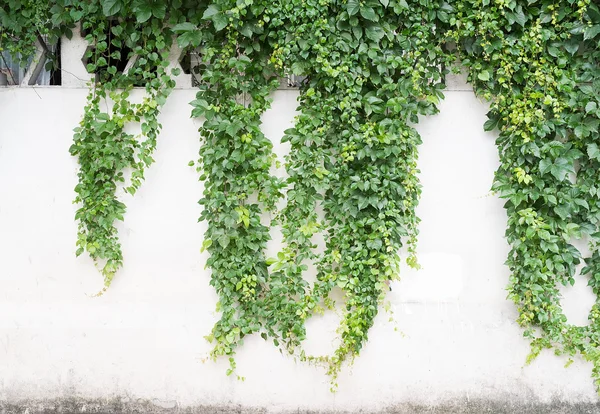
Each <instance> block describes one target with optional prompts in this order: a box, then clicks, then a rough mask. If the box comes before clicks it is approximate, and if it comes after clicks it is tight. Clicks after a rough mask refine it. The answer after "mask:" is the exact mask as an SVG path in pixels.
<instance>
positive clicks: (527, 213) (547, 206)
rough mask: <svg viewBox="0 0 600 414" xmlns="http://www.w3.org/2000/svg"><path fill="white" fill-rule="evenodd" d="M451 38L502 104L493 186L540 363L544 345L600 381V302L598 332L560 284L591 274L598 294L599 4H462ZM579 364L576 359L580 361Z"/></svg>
mask: <svg viewBox="0 0 600 414" xmlns="http://www.w3.org/2000/svg"><path fill="white" fill-rule="evenodd" d="M455 7H456V17H455V19H454V20H453V30H452V31H451V32H450V33H449V36H450V37H451V38H452V39H453V40H454V41H456V43H457V45H458V49H459V52H460V53H459V54H460V56H461V58H462V64H463V65H464V66H466V67H467V68H468V70H469V79H470V81H471V82H472V83H473V85H474V86H475V91H476V92H477V93H478V94H479V95H481V96H483V97H484V98H486V99H488V100H489V101H490V102H491V110H490V112H489V114H488V117H489V120H488V121H487V122H486V124H485V128H486V129H487V130H492V129H498V131H499V132H500V136H499V138H498V140H497V144H498V149H499V154H500V163H501V165H500V167H499V169H498V171H497V172H496V176H495V182H494V186H493V189H494V190H495V191H496V192H497V193H498V194H499V195H500V197H502V198H505V199H506V205H505V207H506V210H507V213H508V229H507V232H506V237H507V240H508V242H509V243H510V245H511V247H512V249H511V251H510V254H509V257H508V260H507V265H508V266H509V268H510V270H511V272H512V275H511V278H510V284H509V287H508V291H509V297H510V298H511V299H512V300H513V301H514V302H515V303H516V304H517V306H518V309H519V313H520V316H519V319H518V322H519V324H520V325H522V326H523V327H524V328H525V336H526V337H527V338H529V339H530V341H531V355H530V357H529V360H531V359H533V358H535V356H537V355H538V354H539V353H540V351H541V350H542V349H544V348H551V347H552V348H554V350H555V352H556V353H557V354H559V355H560V354H567V355H568V356H569V357H573V356H574V355H576V354H581V355H583V357H584V358H586V359H588V360H591V361H592V362H593V364H594V371H593V377H594V379H595V381H596V385H597V386H598V385H600V370H599V369H600V353H599V350H600V348H599V347H598V346H599V345H600V342H599V341H598V328H600V325H599V321H598V317H599V316H600V315H599V314H598V303H597V304H596V305H594V307H593V308H592V310H591V313H590V324H589V325H588V326H574V325H572V324H569V323H568V322H567V318H566V316H565V315H564V313H563V311H562V308H561V304H560V298H561V294H560V290H559V287H560V285H564V286H567V285H573V284H574V283H575V274H576V271H577V266H578V265H579V264H580V263H581V262H582V252H580V251H579V250H578V249H576V248H575V247H574V245H573V241H574V240H576V239H581V238H584V239H585V240H588V241H589V246H590V249H591V251H592V256H591V257H588V258H585V259H584V261H585V262H586V266H585V267H584V268H583V270H582V272H581V273H582V274H589V275H590V277H589V283H588V284H589V285H590V286H591V287H592V288H593V290H594V292H595V293H596V295H598V294H599V293H600V291H599V289H598V286H599V285H598V278H600V273H599V272H598V270H599V268H598V257H599V256H598V254H599V253H598V241H599V240H600V239H599V237H600V232H599V231H598V230H599V229H598V223H599V219H600V216H599V215H598V211H599V210H598V207H599V205H598V179H599V177H600V175H598V172H599V171H598V166H599V164H598V161H599V160H600V158H599V157H600V152H599V151H598V125H599V118H598V116H599V115H600V112H599V111H598V90H599V89H598V86H599V85H600V83H599V79H600V78H599V75H600V68H599V67H598V59H597V58H598V42H599V40H600V36H599V33H600V13H599V10H598V5H597V4H591V3H590V2H589V1H587V0H586V1H574V0H569V1H561V2H557V1H515V0H510V1H495V2H490V1H489V0H484V1H470V0H469V1H458V2H456V3H455ZM570 362H572V359H571V358H569V363H570Z"/></svg>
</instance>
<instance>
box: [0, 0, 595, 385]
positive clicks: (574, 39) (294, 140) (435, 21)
mask: <svg viewBox="0 0 600 414" xmlns="http://www.w3.org/2000/svg"><path fill="white" fill-rule="evenodd" d="M4 3H5V4H4V5H2V6H1V7H0V21H1V22H2V27H1V28H0V39H1V40H2V45H0V48H2V47H7V48H8V50H9V51H10V52H11V53H17V52H22V53H23V54H24V55H27V53H28V52H31V50H32V43H33V41H34V40H35V39H36V38H37V36H38V35H40V34H43V35H47V36H50V38H57V37H58V36H59V35H61V34H65V35H67V36H68V35H69V34H70V30H71V29H72V27H73V25H75V24H79V23H81V24H82V26H83V28H84V29H86V30H87V31H88V34H87V39H88V40H89V42H90V44H92V45H94V48H93V49H92V50H90V51H89V52H88V70H89V71H90V72H94V73H96V74H97V76H96V81H95V82H93V84H92V85H91V89H90V95H89V98H88V104H87V105H86V107H85V115H84V118H83V121H82V123H81V126H80V127H79V128H77V129H76V133H75V144H74V145H73V147H72V149H71V152H72V153H73V155H76V156H78V158H79V162H80V166H81V169H80V173H79V178H80V183H79V185H78V186H77V188H76V191H77V199H76V201H77V202H78V203H80V205H81V208H80V210H79V211H78V213H77V219H78V220H79V222H80V231H79V241H78V246H79V251H78V252H79V253H81V252H82V251H83V250H86V251H87V252H88V253H89V254H90V256H91V257H92V258H94V259H95V260H99V261H103V263H104V264H103V268H102V272H103V274H104V278H105V285H106V286H108V285H109V284H110V281H111V280H112V278H113V276H114V274H115V272H116V270H117V269H118V268H119V267H120V266H121V265H122V262H123V258H122V254H121V250H120V245H119V242H118V237H117V231H116V228H115V227H114V222H115V220H122V219H123V214H124V211H125V205H124V204H123V203H122V202H121V201H119V199H118V198H117V189H118V186H119V184H120V183H123V182H125V176H124V172H125V171H126V170H129V169H131V170H132V171H133V172H132V176H131V184H130V185H128V186H127V187H126V188H127V189H128V191H129V192H131V193H134V192H135V190H136V189H137V188H138V187H139V185H140V184H141V179H143V173H144V169H145V168H147V167H148V166H149V165H150V164H151V162H152V152H153V150H154V148H155V146H156V139H157V135H158V132H159V130H160V124H159V122H158V119H157V117H158V113H159V109H160V107H161V106H162V105H163V104H164V103H165V100H166V98H167V96H168V93H169V91H170V89H171V88H172V87H173V86H174V85H173V81H172V79H171V78H170V76H169V74H168V73H166V69H165V68H166V67H167V64H168V62H167V52H168V50H169V47H170V45H171V43H172V42H173V41H174V40H175V39H176V41H177V43H178V44H179V46H180V47H182V48H184V50H186V51H189V50H192V49H196V50H198V52H199V55H200V57H201V60H202V62H203V65H202V71H201V73H200V78H201V82H200V87H199V91H198V94H197V99H196V100H194V101H193V102H192V103H191V104H192V107H193V110H192V116H194V117H203V118H204V119H205V121H204V123H203V125H202V127H201V128H200V133H201V136H202V147H201V150H200V157H199V165H198V170H199V171H200V172H201V179H202V180H203V182H204V197H203V198H202V200H201V201H200V204H201V205H202V206H203V207H204V209H203V212H202V216H201V220H204V221H206V222H207V223H208V231H207V233H206V235H205V236H206V240H205V242H204V246H203V248H204V249H207V250H208V252H209V253H210V258H209V260H208V263H207V264H208V266H209V267H210V268H211V270H212V278H211V285H212V286H213V287H214V288H215V289H216V290H217V293H218V294H219V298H220V300H219V304H218V309H219V310H220V312H221V315H222V316H221V319H220V320H219V321H218V322H217V324H216V325H215V327H214V328H213V331H212V333H211V334H210V335H209V339H210V340H211V341H213V343H214V348H213V352H212V356H213V357H215V358H216V357H219V356H226V357H228V358H229V360H230V363H231V366H230V369H229V370H228V373H232V372H233V371H234V370H235V360H234V355H235V351H236V349H237V347H238V346H240V345H241V344H242V342H243V339H244V337H245V336H246V335H250V334H253V333H260V334H261V335H262V336H263V338H265V339H271V340H273V342H274V343H275V345H276V346H280V347H281V348H282V350H286V351H287V352H289V353H291V354H294V355H296V356H298V357H300V358H301V359H303V360H308V361H312V362H315V363H318V364H323V365H324V366H325V367H326V369H327V372H328V374H329V375H330V376H331V378H332V384H333V385H334V387H335V385H336V378H337V375H338V373H339V370H340V368H341V366H342V364H344V363H345V362H351V361H352V359H353V358H354V357H355V356H356V355H358V354H359V352H360V350H361V348H362V347H363V346H364V344H365V342H366V341H367V339H368V332H369V329H370V328H371V326H372V325H373V323H374V320H375V317H376V316H377V314H378V312H379V309H380V308H381V304H382V302H383V301H384V298H385V293H386V291H387V290H388V289H389V282H390V281H392V280H394V279H396V278H397V277H398V270H399V263H400V255H399V254H400V253H399V252H400V249H401V248H402V247H405V248H406V251H407V252H408V256H407V258H406V260H407V262H408V264H409V265H411V266H413V267H416V266H418V265H417V260H416V257H415V251H416V248H415V245H416V239H417V234H418V229H417V226H418V222H419V219H418V218H417V217H416V215H415V208H416V206H417V204H418V201H419V196H420V191H421V190H420V184H419V181H418V176H417V175H418V170H417V157H418V146H419V144H420V141H421V140H420V137H419V135H418V133H417V132H416V130H415V129H414V125H415V124H416V123H417V122H418V120H419V117H420V116H424V115H429V114H434V113H435V112H436V111H437V108H436V104H437V103H438V102H439V100H440V99H441V98H442V97H443V95H442V91H443V88H444V83H443V82H444V76H445V74H446V73H447V68H449V67H450V66H451V64H452V63H453V62H454V61H455V60H456V59H457V58H458V59H459V61H460V62H461V64H462V65H463V66H464V67H466V68H467V69H468V72H469V80H470V81H471V83H472V84H473V85H474V88H475V91H476V93H477V94H479V95H480V96H482V97H483V98H485V99H486V100H489V101H490V102H491V110H490V112H489V115H488V116H489V121H488V122H487V123H486V124H485V128H486V129H487V130H493V129H497V130H498V131H499V138H498V141H497V142H498V149H499V154H500V161H501V166H500V168H499V170H498V171H497V173H496V178H495V182H494V185H493V188H494V190H495V191H496V192H497V193H498V194H499V195H500V196H501V197H503V198H505V199H506V209H507V213H508V230H507V233H506V237H507V240H508V242H509V243H510V245H511V247H512V250H511V253H510V255H509V258H508V261H507V264H508V266H509V267H510V269H511V272H512V276H511V280H510V284H509V288H508V289H509V296H510V298H511V299H512V300H513V301H514V302H515V303H516V304H517V306H518V309H519V312H520V316H519V319H518V322H519V323H520V324H521V325H522V326H523V327H524V328H525V335H526V337H527V338H529V339H530V341H531V344H532V354H531V357H532V358H533V357H535V356H536V355H537V354H538V353H539V352H540V351H541V350H542V349H543V348H550V347H553V348H554V349H555V350H556V352H557V353H558V354H568V355H569V356H574V355H576V354H581V355H583V356H584V357H585V358H587V359H589V360H591V361H593V363H594V367H595V368H594V378H595V380H596V381H600V353H599V352H600V348H599V347H600V336H599V335H600V302H598V303H597V304H596V305H595V306H594V307H593V309H592V311H591V313H590V325H588V326H585V327H579V326H572V325H570V324H568V323H567V321H566V317H565V316H564V314H563V313H562V311H561V307H560V291H559V284H562V285H567V284H569V283H570V284H573V283H574V277H575V274H576V268H577V266H578V265H579V264H580V263H583V262H585V267H584V268H583V271H582V273H583V274H588V275H589V285H590V286H591V287H592V288H593V290H594V292H595V293H596V294H600V252H599V251H598V248H597V246H598V243H599V242H600V232H599V231H598V224H599V221H600V183H599V178H600V175H599V173H600V171H599V169H600V149H599V148H600V147H599V144H600V143H599V142H598V126H599V123H600V119H599V117H600V109H599V107H598V106H599V93H600V69H599V67H598V62H600V56H599V55H600V48H599V47H598V46H599V41H600V12H599V10H598V5H597V4H596V3H593V2H590V1H589V0H580V1H578V2H576V1H575V0H567V1H551V0H455V1H452V2H446V1H443V0H413V1H408V0H361V1H359V0H302V1H300V0H287V1H266V0H214V1H211V2H196V1H187V0H186V1H184V0H135V1H132V2H129V1H124V0H94V1H89V2H85V4H81V3H83V2H74V1H71V0H53V1H36V0H29V1H24V0H23V1H21V0H4ZM0 4H1V3H0ZM8 40H10V42H9V41H8ZM5 45H8V46H5ZM111 45H112V46H111ZM125 46H126V48H124V47H125ZM124 50H127V51H128V56H127V57H126V56H122V51H124ZM123 54H124V52H123ZM134 55H135V56H137V60H136V61H135V64H134V65H133V66H132V68H131V70H129V71H128V72H127V73H121V69H120V68H121V67H122V65H121V63H122V60H123V59H129V58H130V57H132V56H134ZM290 74H294V75H301V76H303V77H304V79H305V80H304V81H303V82H302V85H301V87H300V96H299V100H298V102H299V106H298V113H299V114H298V116H297V117H296V119H295V124H294V126H293V127H292V128H291V129H289V130H287V131H286V132H285V136H284V138H283V139H284V141H286V142H289V144H290V147H291V151H290V153H289V155H288V156H287V157H286V160H285V167H286V169H287V172H288V178H287V180H286V181H282V180H280V179H278V178H276V177H275V176H273V175H272V173H271V171H272V168H273V167H274V166H275V164H276V163H277V161H276V159H275V157H274V155H273V152H272V144H271V142H270V141H269V140H268V139H266V137H265V136H264V135H263V133H262V132H261V129H260V123H261V116H262V115H263V114H264V112H265V111H266V110H267V109H268V108H269V104H270V95H271V93H272V92H273V91H274V90H275V89H276V88H277V86H278V85H279V82H280V79H281V78H282V77H283V76H285V75H290ZM133 86H145V88H146V95H145V98H144V100H143V102H142V103H139V104H134V103H131V102H130V99H129V94H130V93H131V89H132V87H133ZM107 97H108V98H110V99H109V101H110V102H111V105H112V109H108V110H107V111H102V109H101V108H102V105H101V102H102V101H103V100H105V99H106V98H107ZM129 123H141V130H142V134H141V136H135V135H132V134H130V133H127V132H125V130H126V126H127V125H128V124H129ZM280 201H284V202H285V203H284V206H283V207H282V208H281V209H277V208H276V206H277V205H278V204H279V203H280ZM320 210H322V211H323V214H319V213H318V212H319V211H320ZM266 213H269V214H266ZM267 215H268V216H269V217H271V219H269V220H271V222H269V221H267V220H266V219H265V217H266V216H267ZM274 224H277V225H280V226H281V229H282V233H283V237H284V243H283V246H282V248H281V251H280V252H279V253H278V255H277V257H276V258H266V257H265V249H266V245H267V242H268V240H269V238H270V235H269V229H270V227H271V225H274ZM317 236H321V237H323V238H324V239H325V245H326V248H325V250H324V251H319V250H318V249H317V248H316V238H317ZM582 237H584V238H586V240H589V243H590V249H591V251H592V254H591V256H590V257H587V258H583V257H582V253H581V252H579V251H578V250H577V249H576V248H575V247H574V246H573V243H572V241H573V239H577V238H582ZM311 262H312V263H313V264H315V266H316V268H317V280H316V282H314V283H313V284H310V283H308V282H307V281H306V280H305V278H304V277H303V275H304V272H305V271H306V270H307V266H308V264H309V263H311ZM334 289H341V290H342V291H343V293H344V303H343V304H341V306H342V307H343V309H344V316H343V319H342V323H341V326H340V328H339V336H340V342H339V346H338V348H337V350H336V351H335V352H334V354H333V355H331V356H326V357H323V356H309V355H306V354H305V353H304V352H303V351H302V346H301V344H302V341H303V339H304V338H305V335H306V331H305V326H304V323H305V321H306V319H307V318H309V317H310V316H312V315H314V314H315V313H319V312H323V311H324V309H325V308H332V307H334V306H335V305H336V304H335V303H333V301H332V300H331V298H330V294H331V292H332V290H334Z"/></svg>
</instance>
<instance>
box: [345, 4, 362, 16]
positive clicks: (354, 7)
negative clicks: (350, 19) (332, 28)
mask: <svg viewBox="0 0 600 414" xmlns="http://www.w3.org/2000/svg"><path fill="white" fill-rule="evenodd" d="M359 10H360V1H359V0H348V3H347V4H346V11H347V12H348V15H350V16H354V15H355V14H356V13H358V12H359Z"/></svg>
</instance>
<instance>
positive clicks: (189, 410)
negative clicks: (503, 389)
mask: <svg viewBox="0 0 600 414" xmlns="http://www.w3.org/2000/svg"><path fill="white" fill-rule="evenodd" d="M599 412H600V404H599V403H576V404H571V403H566V402H561V401H555V402H549V403H540V402H537V403H536V402H529V403H517V402H511V401H486V400H464V401H455V402H452V403H446V404H440V405H435V406H432V405H429V406H427V405H415V404H398V405H394V406H390V407H386V408H383V409H381V410H378V411H369V410H364V409H360V410H327V409H324V410H302V409H296V410H286V411H274V410H272V409H268V408H264V407H263V408H261V407H244V406H241V405H230V406H227V405H220V406H195V407H179V406H174V407H172V408H164V407H162V406H161V404H157V403H156V402H154V403H153V402H151V401H141V400H139V401H135V402H132V401H127V400H122V399H118V398H115V399H111V400H89V401H86V400H82V399H76V398H72V399H69V398H66V399H57V400H49V401H20V402H15V403H5V402H0V414H80V413H81V414H84V413H85V414H597V413H599Z"/></svg>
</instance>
